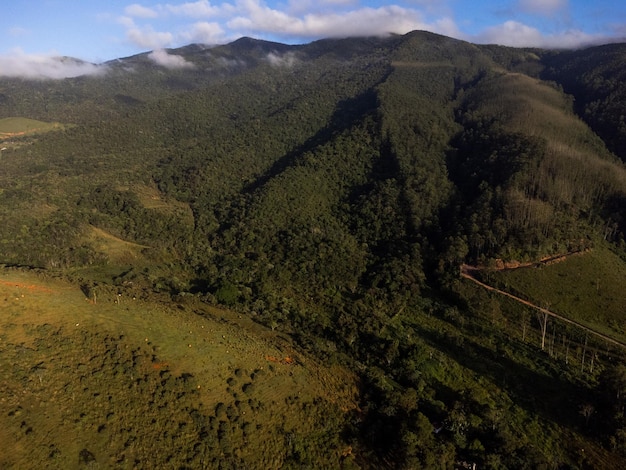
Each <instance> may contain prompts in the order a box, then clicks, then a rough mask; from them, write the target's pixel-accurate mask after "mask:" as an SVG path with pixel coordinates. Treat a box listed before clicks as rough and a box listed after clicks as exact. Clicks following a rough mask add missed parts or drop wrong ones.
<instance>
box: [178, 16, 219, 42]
mask: <svg viewBox="0 0 626 470" xmlns="http://www.w3.org/2000/svg"><path fill="white" fill-rule="evenodd" d="M180 37H181V39H182V40H183V41H185V42H186V43H200V44H217V43H219V42H221V41H223V40H224V30H223V29H222V27H221V26H220V25H219V24H218V23H208V22H206V21H201V22H198V23H195V24H193V25H192V26H191V27H190V28H189V29H188V30H187V31H184V32H183V33H181V35H180Z"/></svg>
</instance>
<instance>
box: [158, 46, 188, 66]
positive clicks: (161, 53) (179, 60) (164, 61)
mask: <svg viewBox="0 0 626 470" xmlns="http://www.w3.org/2000/svg"><path fill="white" fill-rule="evenodd" d="M148 58H149V59H150V60H152V61H153V62H154V63H155V64H157V65H160V66H162V67H165V68H168V69H183V68H191V67H194V64H192V63H191V62H187V61H186V60H185V58H184V57H182V56H179V55H174V54H168V53H167V51H165V50H164V49H156V50H154V51H152V52H151V53H150V54H148Z"/></svg>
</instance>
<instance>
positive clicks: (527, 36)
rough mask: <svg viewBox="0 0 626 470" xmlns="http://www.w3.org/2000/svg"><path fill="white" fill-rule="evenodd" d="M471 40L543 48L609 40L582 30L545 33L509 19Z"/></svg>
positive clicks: (581, 44) (583, 44) (569, 46)
mask: <svg viewBox="0 0 626 470" xmlns="http://www.w3.org/2000/svg"><path fill="white" fill-rule="evenodd" d="M469 40H471V41H473V42H477V43H481V44H501V45H504V46H512V47H543V48H576V47H582V46H588V45H591V44H598V43H602V42H607V38H606V37H605V36H600V35H591V34H588V33H585V32H583V31H580V30H568V31H563V32H561V33H558V34H543V33H541V31H539V30H538V29H537V28H533V27H532V26H528V25H525V24H523V23H519V22H517V21H507V22H505V23H502V24H501V25H498V26H493V27H491V28H487V29H486V30H484V31H483V32H482V33H480V34H478V35H477V36H474V37H473V38H469Z"/></svg>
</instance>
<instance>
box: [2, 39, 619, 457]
mask: <svg viewBox="0 0 626 470" xmlns="http://www.w3.org/2000/svg"><path fill="white" fill-rule="evenodd" d="M625 53H626V45H624V44H613V45H610V46H600V47H593V48H589V49H584V50H578V51H553V50H540V49H516V48H508V47H501V46H494V45H475V44H470V43H467V42H463V41H458V40H454V39H451V38H447V37H444V36H439V35H435V34H432V33H426V32H420V31H416V32H412V33H409V34H407V35H402V36H390V37H387V38H349V39H326V40H320V41H316V42H313V43H310V44H305V45H284V44H278V43H272V42H266V41H258V40H255V39H251V38H242V39H239V40H237V41H235V42H233V43H231V44H227V45H224V46H215V47H206V46H202V45H189V46H186V47H182V48H179V49H171V50H167V51H165V52H163V51H161V52H160V53H156V52H151V53H145V54H140V55H137V56H133V57H127V58H123V59H118V60H116V61H111V62H109V63H107V64H104V65H103V68H104V72H102V73H99V74H96V75H91V76H82V77H76V78H68V79H64V80H54V81H51V80H37V81H34V80H25V79H9V78H3V79H0V103H1V107H0V118H10V119H9V120H8V121H6V120H1V121H0V138H2V139H3V141H2V146H3V148H4V150H3V151H2V154H1V158H0V170H1V171H0V201H1V204H0V211H1V214H2V215H1V216H2V220H3V224H2V225H1V226H0V262H2V263H4V264H5V265H7V266H12V267H13V268H19V269H20V270H22V271H28V270H31V271H36V272H44V273H46V275H47V276H56V277H61V278H63V280H64V282H70V283H71V284H73V285H75V286H76V287H77V288H78V287H80V288H81V289H82V290H83V292H84V293H85V296H86V298H87V299H92V298H93V300H95V297H94V295H95V294H94V292H107V293H115V292H117V293H118V295H119V296H121V297H123V298H140V299H145V301H146V302H149V301H150V302H151V301H153V299H158V301H159V302H164V303H165V304H167V305H168V306H176V305H178V306H180V308H181V309H183V310H186V311H189V310H191V311H194V312H196V313H197V314H198V316H200V317H201V316H203V315H204V316H206V315H207V313H206V310H205V309H206V308H208V307H207V305H209V306H219V307H220V308H222V309H227V310H223V312H228V313H222V314H217V313H216V314H215V315H218V316H219V315H232V312H236V315H238V316H240V317H241V318H245V319H253V320H254V322H255V324H256V325H257V326H256V327H250V326H248V327H249V328H258V329H255V330H254V331H255V333H254V335H261V336H263V335H270V334H271V335H277V334H279V335H282V336H281V338H283V339H282V340H284V341H288V342H289V344H290V347H291V348H293V349H294V350H295V351H297V352H298V353H299V354H301V355H303V357H304V355H308V356H309V357H311V358H312V359H311V364H318V363H319V364H322V365H323V367H328V368H331V367H334V366H338V367H341V368H345V369H347V370H351V371H354V373H356V375H357V376H358V383H359V389H358V392H357V396H356V397H355V400H356V401H357V402H358V404H357V405H356V406H352V407H346V410H344V411H343V412H342V413H339V411H337V409H336V408H332V406H330V405H329V408H328V409H331V408H332V409H333V411H332V416H333V420H335V421H333V423H334V424H333V425H332V426H331V427H329V428H324V427H323V426H322V425H321V424H320V422H318V421H317V418H315V419H313V418H306V419H312V420H313V421H311V422H307V423H308V424H307V425H306V426H305V427H306V434H305V433H304V432H305V431H304V429H305V427H303V428H298V426H296V425H295V424H293V423H294V422H298V421H299V420H300V419H299V418H298V419H294V420H288V421H286V422H289V423H292V424H290V425H289V429H286V428H285V429H282V431H280V433H278V434H280V437H276V433H274V434H272V436H273V437H272V439H278V440H280V445H278V444H276V442H274V441H272V442H273V444H272V445H275V444H276V445H277V447H272V449H273V452H274V453H276V455H277V460H276V461H275V463H274V464H275V465H276V466H287V467H289V466H292V467H301V466H303V465H309V466H313V467H319V466H328V465H330V466H333V465H336V466H337V467H342V466H343V467H347V468H350V467H351V466H352V467H364V468H381V467H389V468H434V467H446V468H471V465H473V464H476V465H477V466H478V467H479V468H536V467H539V466H546V467H548V466H551V467H556V468H616V466H617V467H619V466H621V465H623V463H624V459H625V457H624V455H625V454H624V453H625V452H626V441H624V439H623V435H624V429H626V421H624V418H623V416H622V415H623V413H621V411H622V410H623V394H622V391H623V385H624V383H626V382H624V380H623V377H624V374H623V370H624V362H623V361H624V355H623V347H624V346H623V345H624V344H626V333H625V330H624V327H623V320H622V319H621V317H620V313H619V312H620V311H621V310H620V309H621V306H620V305H621V304H620V303H621V302H622V300H621V299H622V297H621V294H620V291H621V289H620V287H619V284H620V280H619V276H613V274H611V272H613V273H619V272H622V269H624V263H626V251H625V245H624V233H625V231H626V219H625V217H624V216H625V214H624V207H626V205H625V204H624V202H626V169H625V167H624V159H625V158H626V156H625V155H624V153H623V148H624V146H623V145H622V143H623V142H622V141H623V140H624V135H626V134H625V131H624V129H623V116H622V114H621V113H622V111H621V110H622V109H623V106H621V104H623V103H622V101H623V97H624V96H626V88H625V86H624V85H623V84H624V80H621V79H620V77H622V75H623V74H624V70H625V69H624V66H623V61H622V60H621V58H623V56H624V54H625ZM17 118H28V119H29V120H38V121H42V122H45V123H51V122H56V123H60V124H59V125H58V126H56V127H46V132H45V133H44V132H43V130H44V128H43V126H42V127H41V128H40V129H39V132H37V131H38V129H37V128H35V130H34V131H33V132H30V131H29V132H28V133H27V134H24V135H22V134H20V132H19V129H17V131H16V130H15V128H12V130H8V129H7V130H3V129H2V128H1V125H2V123H9V122H10V123H12V124H11V125H13V126H15V125H18V124H17V123H19V122H26V121H25V120H24V121H20V120H16V119H17ZM28 122H32V121H28ZM7 125H8V124H7ZM3 132H4V134H3ZM547 259H549V260H559V261H562V262H561V263H559V264H558V266H559V268H558V269H557V267H556V265H555V267H553V266H552V265H551V264H548V263H547V262H546V261H545V260H547ZM542 260H544V261H542ZM577 263H578V264H577ZM468 266H470V267H468ZM503 266H507V267H509V268H511V267H513V266H532V267H535V268H539V269H535V270H534V271H533V268H529V269H526V270H524V271H520V272H518V273H517V274H516V275H508V271H504V270H502V269H501V268H502V267H503ZM568 266H570V267H571V268H570V270H569V271H568V270H567V267H568ZM573 266H576V268H575V272H576V276H572V275H571V274H570V273H571V272H572V270H573V269H574V268H573ZM607 266H611V268H610V269H607ZM563 267H565V268H563ZM40 270H43V271H40ZM22 271H20V272H22ZM540 271H541V273H540ZM11 272H12V271H11ZM468 273H474V274H471V275H470V274H468ZM520 273H521V274H520ZM461 274H464V275H463V276H461ZM540 276H541V277H540ZM537 279H542V280H543V281H542V282H541V283H537V282H536V280H537ZM533 281H534V282H533ZM494 289H497V291H496V290H494ZM499 292H504V293H505V294H501V293H499ZM571 292H574V294H570V293H571ZM576 292H579V293H582V292H586V294H585V295H586V296H587V297H590V296H597V299H596V297H593V298H594V299H596V300H595V301H593V302H591V303H589V302H585V301H584V299H580V298H579V299H578V301H574V300H572V299H571V297H572V296H573V297H576V296H577V295H578V296H580V295H581V294H576ZM7 298H8V297H7ZM7 301H8V300H7ZM594 304H595V305H602V306H603V307H602V309H601V311H600V309H597V310H598V311H597V312H589V309H590V308H592V307H590V305H592V306H593V305H594ZM212 308H213V307H212ZM218 311H219V310H218ZM229 318H230V317H229ZM251 324H252V323H251ZM259 325H263V326H264V327H267V330H263V329H262V327H261V326H259ZM143 327H146V328H147V326H145V325H144V326H143ZM143 327H142V328H143ZM248 327H246V328H248ZM261 331H264V332H265V333H261ZM270 332H271V333H270ZM94 334H95V333H94ZM246 334H248V333H246ZM249 334H252V333H249ZM146 335H147V333H146ZM254 337H256V336H254ZM163 341H165V342H167V339H166V337H164V339H163ZM107 351H108V350H107ZM170 354H173V355H174V356H176V354H175V353H173V352H170ZM70 356H71V355H70ZM0 357H1V356H0ZM5 357H9V356H8V355H7V356H5ZM11 357H12V356H11ZM272 357H274V356H272ZM289 357H291V356H289ZM274 358H275V357H274ZM6 360H8V359H5V361H6ZM282 361H283V362H284V359H282ZM279 362H280V361H279ZM185 364H186V363H185ZM303 364H304V366H303V367H307V366H306V361H303ZM283 365H284V364H283ZM311 367H313V366H311ZM316 367H317V366H316ZM320 367H322V366H320ZM116 370H117V369H116V368H115V366H113V371H114V372H112V373H113V374H115V373H116V372H115V371H116ZM315 370H316V371H317V372H316V374H318V378H319V380H320V381H321V382H322V383H325V381H328V380H330V379H327V378H326V377H327V373H326V372H323V371H322V369H315ZM329 370H330V369H329ZM342 370H343V369H342ZM320 371H322V372H320ZM196 373H199V372H196ZM233 373H234V372H233ZM311 373H312V372H311ZM342 373H343V372H342ZM329 374H330V373H329ZM181 377H182V376H181ZM346 377H348V375H346ZM181 380H182V379H181ZM234 380H239V379H234ZM346 380H348V379H346ZM35 384H36V382H35ZM312 386H313V385H312ZM315 387H319V385H318V382H315ZM98 393H99V392H98ZM155 393H156V392H155ZM322 395H323V394H322ZM322 395H320V396H322ZM323 396H326V395H323ZM283 398H284V400H287V401H289V400H295V398H293V397H283ZM254 399H255V400H256V399H257V398H254ZM260 399H266V400H267V397H261V398H260ZM234 400H235V401H237V402H239V401H241V400H240V398H234ZM319 400H321V398H320V399H319ZM342 400H343V398H342ZM267 403H269V401H268V402H267ZM324 403H327V402H326V401H324ZM328 403H332V400H330V399H329V400H328ZM215 406H216V404H215V403H212V404H210V406H209V408H210V409H211V410H213V409H215ZM311 406H313V405H307V406H306V407H304V406H303V409H306V410H310V407H311ZM320 406H321V405H320ZM347 408H349V409H347ZM320 409H322V408H320ZM202 410H203V409H201V410H200V411H197V414H196V413H195V412H194V416H196V415H197V416H199V417H198V418H197V419H199V420H202V419H209V417H208V416H206V415H205V414H203V413H205V411H202ZM307 412H308V411H307ZM206 413H208V414H211V413H213V412H211V413H209V412H206ZM329 413H330V412H329ZM237 416H239V415H237ZM298 416H300V415H298ZM306 416H309V415H306ZM210 418H211V419H212V420H213V421H211V422H212V423H213V422H215V423H216V424H215V426H213V427H211V428H210V430H209V429H205V428H203V427H202V426H199V427H198V430H197V432H196V431H194V433H195V434H193V436H191V437H189V442H188V443H185V444H181V442H182V441H180V440H178V441H175V442H176V443H175V444H173V443H171V446H173V447H174V446H176V447H177V448H178V449H179V450H178V451H176V453H175V455H176V456H177V458H178V457H180V458H181V459H182V461H184V459H185V458H189V459H190V460H189V462H193V463H194V464H195V465H200V461H201V460H202V459H203V458H205V457H206V456H209V457H211V458H213V459H220V458H221V459H222V460H223V461H224V462H228V465H230V466H232V467H237V468H242V467H245V466H249V467H253V468H254V467H255V465H261V464H260V463H259V462H261V460H258V461H256V460H254V457H253V456H254V454H255V452H253V451H252V450H253V449H257V448H263V447H257V446H260V445H261V444H260V440H261V436H259V435H257V434H255V433H247V434H245V436H243V435H242V434H241V426H240V424H241V423H239V422H238V421H237V419H235V417H234V416H232V417H229V418H228V419H225V418H223V414H221V413H219V415H218V414H217V413H214V414H213V415H211V416H210ZM181 419H182V418H181ZM194 419H195V418H194ZM238 419H239V418H238ZM194 422H195V421H194ZM221 422H224V423H228V426H229V427H228V429H226V428H225V426H226V424H224V425H218V424H217V423H221ZM220 426H221V427H220ZM218 428H219V429H218ZM193 429H196V428H193ZM203 429H204V430H203ZM220 429H221V431H220ZM248 429H249V428H248ZM316 432H317V433H319V434H317V438H316V439H315V440H314V441H310V440H309V441H308V442H309V444H308V445H305V444H303V442H305V441H307V439H310V436H311V435H312V434H311V433H313V434H315V433H316ZM214 434H215V436H214ZM148 436H151V434H149V432H148V431H146V433H141V432H138V434H137V437H136V439H137V440H138V442H141V443H142V445H149V444H147V442H148V440H149V437H148ZM200 436H202V437H200ZM207 436H210V437H207ZM304 436H308V437H307V438H306V439H305V438H304ZM244 437H245V438H244ZM211 439H217V440H218V441H219V442H222V441H223V440H225V439H226V440H227V441H228V443H229V445H228V446H226V450H224V448H222V449H221V450H216V449H214V448H213V447H211V445H209V444H208V442H209V441H210V440H211ZM185 442H187V441H185ZM233 443H236V445H235V444H233ZM325 443H327V444H328V446H329V448H332V455H336V456H337V457H336V461H334V462H333V463H329V461H328V460H323V457H322V455H323V454H324V453H323V452H322V450H323V448H324V445H325ZM42 445H43V444H42ZM150 445H152V444H150ZM164 445H165V446H169V445H170V444H167V443H165V444H164ZM173 447H172V448H173ZM191 448H193V449H195V451H193V452H192V451H191V450H190V449H191ZM102 449H104V447H102ZM125 449H126V450H125V451H124V452H127V453H128V452H131V451H132V449H131V450H129V449H128V448H125ZM168 449H169V447H168ZM581 449H584V451H582V450H581ZM101 452H105V450H102V451H101ZM132 452H135V453H136V454H135V455H137V457H136V458H137V459H139V463H137V465H146V466H151V465H157V463H158V462H157V461H156V460H153V461H151V460H149V459H150V457H149V456H150V455H151V452H149V451H146V452H142V453H138V451H132ZM172 452H174V451H172ZM194 452H195V453H194ZM86 455H87V454H84V455H83V458H82V461H83V463H84V461H85V460H89V459H87V458H86V457H85V456H86ZM129 455H130V454H129ZM155 455H156V454H155ZM201 456H204V457H201ZM209 457H206V458H209ZM155 458H156V457H155ZM142 459H143V460H142ZM194 459H196V460H194ZM320 459H322V460H320ZM159 462H161V461H159ZM161 463H163V462H161ZM213 464H215V465H217V464H216V463H215V461H213ZM274 464H269V465H274ZM263 465H268V463H267V462H266V461H264V463H263ZM464 465H465V467H464Z"/></svg>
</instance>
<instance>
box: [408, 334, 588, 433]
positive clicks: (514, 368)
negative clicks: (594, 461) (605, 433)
mask: <svg viewBox="0 0 626 470" xmlns="http://www.w3.org/2000/svg"><path fill="white" fill-rule="evenodd" d="M414 328H415V329H416V330H417V331H418V332H419V334H420V336H421V337H422V338H423V339H424V340H425V341H426V342H427V343H428V344H430V346H432V347H433V348H435V349H438V350H439V351H441V352H442V353H443V354H445V355H448V356H449V357H451V358H453V359H454V360H455V361H457V362H458V363H459V364H460V365H462V366H463V367H466V368H468V369H470V370H472V371H474V372H475V373H477V374H479V375H480V376H483V377H485V378H487V379H489V380H490V381H491V382H492V383H493V384H495V385H496V386H497V387H500V388H502V389H503V390H505V391H506V392H507V393H508V395H509V396H510V397H511V399H512V400H513V401H514V403H515V404H516V405H518V406H520V407H522V408H524V409H525V410H527V411H528V412H530V413H536V414H538V415H539V416H541V417H542V418H544V419H546V420H549V421H552V422H554V423H557V424H559V425H561V426H566V427H568V428H570V429H574V430H576V431H581V430H582V429H581V426H582V425H583V424H584V419H583V418H582V417H581V415H580V413H579V411H580V406H581V405H582V404H583V403H584V402H585V401H586V400H587V399H588V397H589V395H590V392H591V391H590V390H589V389H587V388H585V387H583V386H581V385H579V384H575V383H572V382H571V381H569V380H566V379H564V378H561V377H556V376H553V375H549V374H547V373H543V372H539V371H533V370H530V369H529V368H528V367H526V366H524V365H522V364H520V363H518V362H515V361H514V360H512V359H510V358H508V357H504V356H502V355H500V354H498V352H497V351H494V350H491V349H488V348H486V347H484V346H481V345H479V344H477V343H476V342H475V341H473V340H471V339H469V338H468V337H465V336H460V335H459V336H453V335H446V334H444V333H442V332H434V331H430V330H426V329H421V328H419V327H418V326H414ZM538 353H539V352H538Z"/></svg>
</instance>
